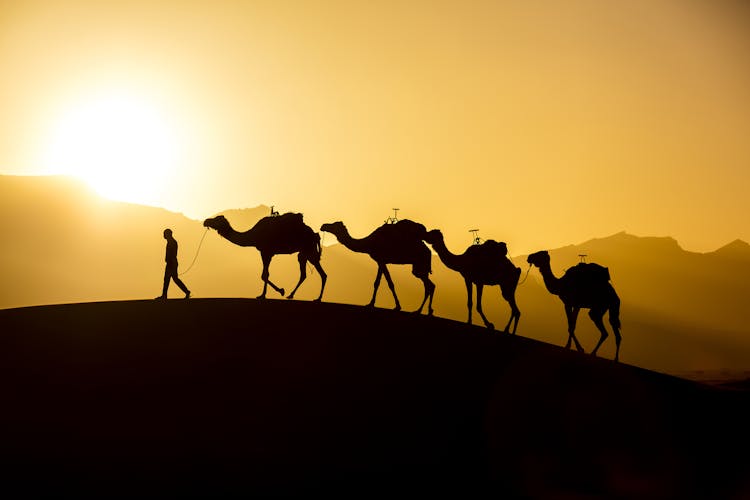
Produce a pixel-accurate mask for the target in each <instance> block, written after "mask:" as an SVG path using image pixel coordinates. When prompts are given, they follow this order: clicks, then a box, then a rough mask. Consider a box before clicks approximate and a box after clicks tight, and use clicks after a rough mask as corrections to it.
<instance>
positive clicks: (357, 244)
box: [336, 228, 368, 253]
mask: <svg viewBox="0 0 750 500" xmlns="http://www.w3.org/2000/svg"><path fill="white" fill-rule="evenodd" d="M336 239H337V240H339V243H341V244H342V245H344V246H345V247H346V248H348V249H349V250H351V251H353V252H364V253H367V251H368V247H367V243H366V241H365V239H366V238H363V239H357V238H352V236H351V235H350V234H349V231H348V230H347V229H346V228H344V229H343V231H341V233H340V234H337V235H336Z"/></svg>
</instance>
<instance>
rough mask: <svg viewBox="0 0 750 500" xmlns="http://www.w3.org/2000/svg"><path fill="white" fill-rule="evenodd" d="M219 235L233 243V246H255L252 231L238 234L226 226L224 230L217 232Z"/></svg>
mask: <svg viewBox="0 0 750 500" xmlns="http://www.w3.org/2000/svg"><path fill="white" fill-rule="evenodd" d="M219 235H220V236H221V237H222V238H224V239H226V240H228V241H231V242H232V243H234V244H235V245H239V246H243V247H252V246H255V237H254V235H253V231H252V230H250V231H246V232H244V233H240V232H239V231H237V230H235V229H234V228H233V227H231V226H227V227H225V228H222V229H220V230H219Z"/></svg>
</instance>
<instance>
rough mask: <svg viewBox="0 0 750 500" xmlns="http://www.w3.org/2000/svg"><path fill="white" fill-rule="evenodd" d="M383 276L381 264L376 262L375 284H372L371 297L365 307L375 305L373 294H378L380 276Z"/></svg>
mask: <svg viewBox="0 0 750 500" xmlns="http://www.w3.org/2000/svg"><path fill="white" fill-rule="evenodd" d="M382 276H383V266H381V265H380V264H378V275H377V276H375V284H374V285H373V290H372V299H370V303H369V304H367V307H373V306H374V305H375V296H376V295H377V294H378V287H380V278H381V277H382Z"/></svg>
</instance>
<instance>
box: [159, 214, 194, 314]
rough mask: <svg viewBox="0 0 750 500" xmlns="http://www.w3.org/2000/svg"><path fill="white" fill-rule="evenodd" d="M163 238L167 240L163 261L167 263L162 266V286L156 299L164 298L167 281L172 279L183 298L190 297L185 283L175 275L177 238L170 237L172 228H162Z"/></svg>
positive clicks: (167, 286)
mask: <svg viewBox="0 0 750 500" xmlns="http://www.w3.org/2000/svg"><path fill="white" fill-rule="evenodd" d="M164 239H165V240H167V252H166V255H165V256H164V261H165V262H166V263H167V265H166V267H165V268H164V288H162V291H161V296H160V297H157V299H162V300H166V298H167V289H168V288H169V281H170V280H174V282H175V283H176V284H177V286H178V287H180V290H182V291H183V292H185V298H186V299H189V298H190V290H188V288H187V287H186V286H185V283H183V282H182V280H181V279H180V278H179V276H178V275H177V240H176V239H174V238H173V237H172V230H171V229H165V230H164Z"/></svg>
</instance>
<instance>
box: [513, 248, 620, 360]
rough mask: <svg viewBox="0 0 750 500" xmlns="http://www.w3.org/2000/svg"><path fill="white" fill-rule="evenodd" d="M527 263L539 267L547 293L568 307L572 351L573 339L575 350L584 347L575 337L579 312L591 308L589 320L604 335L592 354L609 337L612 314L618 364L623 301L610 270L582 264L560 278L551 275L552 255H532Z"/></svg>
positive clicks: (592, 264)
mask: <svg viewBox="0 0 750 500" xmlns="http://www.w3.org/2000/svg"><path fill="white" fill-rule="evenodd" d="M526 261H527V262H528V263H529V264H531V265H534V266H536V267H538V268H539V272H540V273H541V274H542V278H544V285H545V286H546V287H547V290H548V291H549V292H550V293H551V294H553V295H557V296H558V297H560V299H561V300H562V302H563V305H564V306H565V315H566V316H567V318H568V342H567V343H566V344H565V348H566V349H568V348H570V342H571V340H572V341H573V342H575V345H576V349H578V350H579V351H583V347H581V344H580V343H579V342H578V339H577V338H576V336H575V329H576V320H577V319H578V312H579V311H580V310H581V309H582V308H583V309H589V317H590V318H591V320H592V321H593V322H594V324H595V325H596V328H597V329H598V330H599V332H600V333H601V337H600V338H599V343H598V344H596V347H595V348H594V350H593V351H591V354H593V355H596V351H597V350H599V347H600V346H601V345H602V343H604V340H605V339H606V338H607V337H608V336H609V334H608V333H607V329H606V328H605V327H604V320H603V318H604V313H606V312H607V311H609V324H610V325H611V326H612V331H613V332H614V334H615V343H616V350H615V361H619V355H620V340H621V336H620V298H619V297H618V296H617V293H616V292H615V289H614V287H613V286H612V284H611V283H610V281H609V280H610V277H609V269H607V268H606V267H602V266H600V265H599V264H594V263H579V264H576V265H575V266H573V267H570V268H568V270H567V271H565V274H564V275H563V276H562V277H561V278H558V277H556V276H555V275H554V274H553V273H552V267H551V266H550V256H549V253H548V252H547V251H544V250H542V251H540V252H536V253H532V254H531V255H529V256H528V258H527V259H526Z"/></svg>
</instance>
